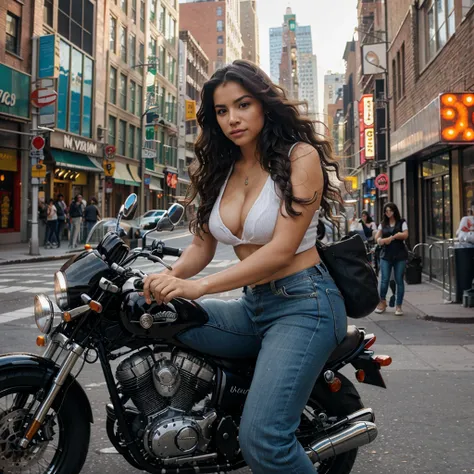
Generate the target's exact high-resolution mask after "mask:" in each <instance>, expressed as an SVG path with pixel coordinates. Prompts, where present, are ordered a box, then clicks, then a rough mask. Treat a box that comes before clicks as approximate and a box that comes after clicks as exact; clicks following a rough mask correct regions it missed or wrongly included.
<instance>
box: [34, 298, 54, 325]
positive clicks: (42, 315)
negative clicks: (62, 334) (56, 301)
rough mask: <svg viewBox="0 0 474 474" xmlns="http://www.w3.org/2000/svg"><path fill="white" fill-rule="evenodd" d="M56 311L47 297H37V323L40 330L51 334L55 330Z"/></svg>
mask: <svg viewBox="0 0 474 474" xmlns="http://www.w3.org/2000/svg"><path fill="white" fill-rule="evenodd" d="M53 320H54V309H53V303H52V302H51V300H50V299H49V298H48V297H47V296H46V295H36V296H35V322H36V325H37V326H38V329H39V330H40V331H41V332H42V333H44V334H49V333H50V332H51V329H52V328H53Z"/></svg>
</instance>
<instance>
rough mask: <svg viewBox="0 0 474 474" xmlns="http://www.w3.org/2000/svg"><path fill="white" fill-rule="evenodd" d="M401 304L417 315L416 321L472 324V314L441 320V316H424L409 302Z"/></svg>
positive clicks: (473, 322) (473, 320)
mask: <svg viewBox="0 0 474 474" xmlns="http://www.w3.org/2000/svg"><path fill="white" fill-rule="evenodd" d="M403 304H405V305H408V306H409V307H410V308H411V309H412V310H413V311H414V312H415V313H416V314H417V315H418V319H424V320H425V321H435V322H438V323H453V324H474V312H473V315H472V317H471V316H469V317H456V318H443V317H442V316H432V315H429V314H426V313H425V312H424V311H421V309H419V308H417V307H416V306H415V305H413V304H411V303H410V302H409V301H406V300H405V301H404V302H403Z"/></svg>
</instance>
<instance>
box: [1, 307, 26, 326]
mask: <svg viewBox="0 0 474 474" xmlns="http://www.w3.org/2000/svg"><path fill="white" fill-rule="evenodd" d="M33 315H34V307H33V306H28V307H27V308H22V309H17V310H16V311H9V312H8V313H4V314H0V324H4V323H9V322H11V321H16V320H17V319H24V318H32V317H33Z"/></svg>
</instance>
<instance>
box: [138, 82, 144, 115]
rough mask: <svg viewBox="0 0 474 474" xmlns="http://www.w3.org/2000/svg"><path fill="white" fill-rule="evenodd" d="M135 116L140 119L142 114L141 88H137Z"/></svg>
mask: <svg viewBox="0 0 474 474" xmlns="http://www.w3.org/2000/svg"><path fill="white" fill-rule="evenodd" d="M137 104H138V107H137V115H138V116H139V117H141V115H142V113H143V105H142V104H143V87H142V86H137Z"/></svg>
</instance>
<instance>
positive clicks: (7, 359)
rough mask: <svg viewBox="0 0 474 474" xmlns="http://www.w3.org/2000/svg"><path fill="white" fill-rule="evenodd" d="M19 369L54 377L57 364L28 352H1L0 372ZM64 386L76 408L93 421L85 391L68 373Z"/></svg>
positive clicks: (57, 368)
mask: <svg viewBox="0 0 474 474" xmlns="http://www.w3.org/2000/svg"><path fill="white" fill-rule="evenodd" d="M20 369H30V370H39V371H41V372H43V373H44V375H45V377H50V378H52V377H54V376H55V375H56V374H57V372H58V370H59V366H58V365H57V364H55V363H54V362H53V361H52V360H50V359H44V358H43V357H40V356H38V355H36V354H28V353H23V352H22V353H11V354H3V355H1V356H0V372H2V373H3V372H9V371H12V372H13V371H17V370H20ZM64 386H65V387H66V389H67V392H68V393H70V395H71V396H72V397H73V398H74V400H75V401H76V403H77V405H78V409H80V410H83V413H84V414H85V415H86V416H87V419H88V420H89V422H90V423H93V422H94V417H93V415H92V409H91V404H90V402H89V399H88V398H87V395H86V392H84V389H83V388H82V387H81V385H80V384H79V382H77V380H76V379H74V378H73V377H72V375H69V376H68V378H67V380H66V382H65V384H64ZM63 390H64V389H62V390H61V392H60V395H58V396H62V395H63Z"/></svg>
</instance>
